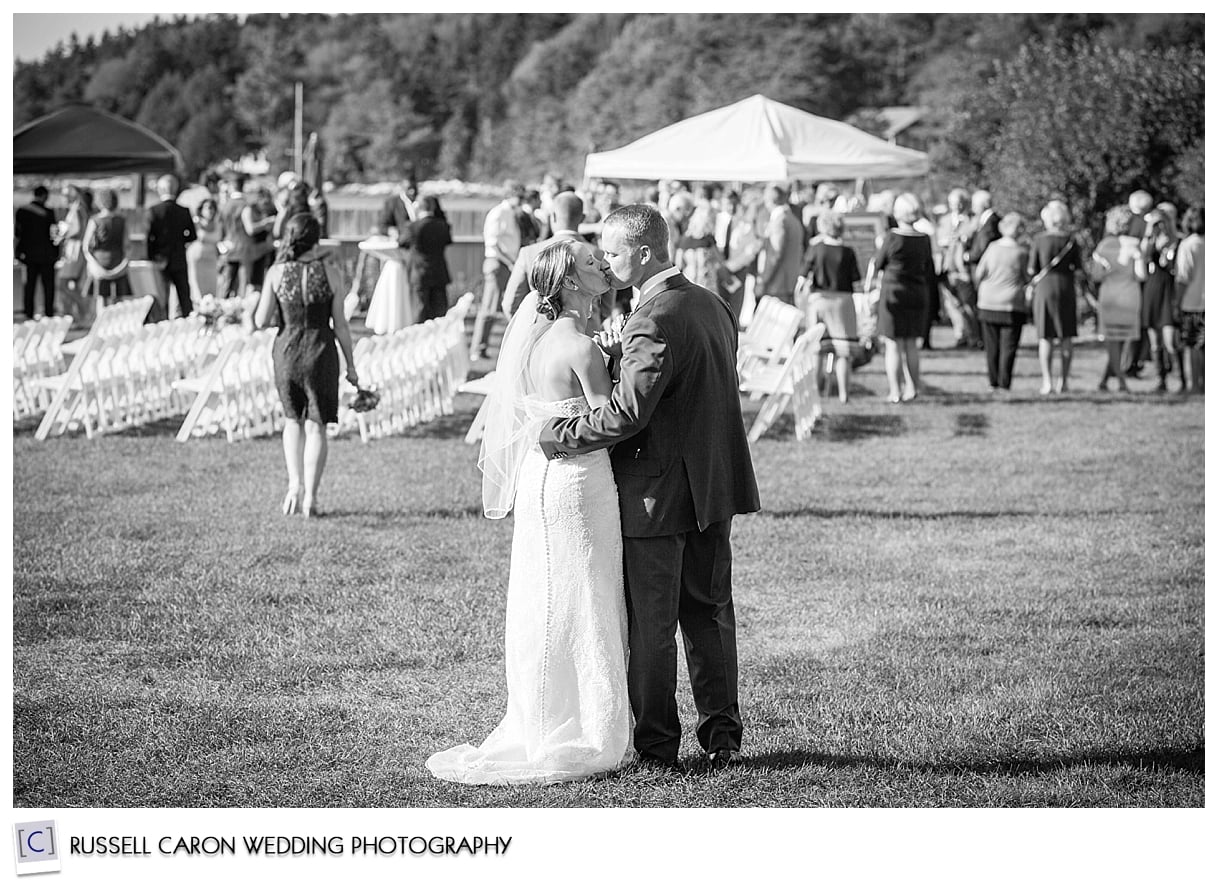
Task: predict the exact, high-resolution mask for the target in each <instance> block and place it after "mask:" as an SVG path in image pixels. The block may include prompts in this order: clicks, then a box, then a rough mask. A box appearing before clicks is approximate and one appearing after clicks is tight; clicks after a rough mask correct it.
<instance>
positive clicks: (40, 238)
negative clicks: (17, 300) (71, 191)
mask: <svg viewBox="0 0 1218 882" xmlns="http://www.w3.org/2000/svg"><path fill="white" fill-rule="evenodd" d="M50 195H51V194H50V192H49V191H48V190H47V188H46V187H43V186H38V187H35V188H34V199H33V201H32V202H31V203H30V204H29V205H23V206H21V208H18V209H17V216H16V218H15V219H14V222H13V234H14V238H15V244H14V246H13V254H14V255H15V256H16V257H17V259H18V260H19V261H21V262H22V263H23V264H25V288H24V294H25V303H24V305H23V307H22V308H23V309H24V310H25V317H26V319H32V318H33V317H34V315H35V312H34V291H35V288H36V286H37V285H38V283H39V282H40V281H41V282H42V308H43V312H44V313H46V315H54V314H55V261H56V260H58V259H59V246H58V245H57V244H56V243H55V213H54V212H53V211H51V209H49V208H47V198H48V197H49V196H50Z"/></svg>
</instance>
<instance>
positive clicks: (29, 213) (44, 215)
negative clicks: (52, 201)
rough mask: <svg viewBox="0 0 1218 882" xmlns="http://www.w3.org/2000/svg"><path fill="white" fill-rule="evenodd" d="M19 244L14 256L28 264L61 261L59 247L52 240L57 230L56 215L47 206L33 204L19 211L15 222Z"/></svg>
mask: <svg viewBox="0 0 1218 882" xmlns="http://www.w3.org/2000/svg"><path fill="white" fill-rule="evenodd" d="M13 226H14V230H13V233H14V235H15V236H16V239H17V242H16V246H15V248H14V252H13V253H14V254H15V255H16V257H17V259H18V260H20V261H21V262H22V263H26V264H47V263H54V262H55V261H56V260H58V259H59V246H58V245H56V244H55V241H54V240H53V239H52V238H51V234H52V231H53V230H54V229H55V213H54V212H53V211H51V209H49V208H47V207H46V206H45V205H40V204H39V203H37V202H31V203H30V204H29V205H23V206H21V207H20V208H18V209H17V216H16V218H15V220H14V222H13Z"/></svg>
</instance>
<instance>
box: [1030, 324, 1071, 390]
mask: <svg viewBox="0 0 1218 882" xmlns="http://www.w3.org/2000/svg"><path fill="white" fill-rule="evenodd" d="M1036 356H1037V358H1038V359H1039V360H1040V394H1041V395H1048V394H1049V393H1050V392H1052V391H1053V341H1052V340H1049V339H1047V338H1045V337H1041V338H1040V341H1039V342H1038V343H1037V344H1036ZM1065 359H1066V356H1065V353H1064V352H1063V353H1062V361H1063V362H1064V361H1065Z"/></svg>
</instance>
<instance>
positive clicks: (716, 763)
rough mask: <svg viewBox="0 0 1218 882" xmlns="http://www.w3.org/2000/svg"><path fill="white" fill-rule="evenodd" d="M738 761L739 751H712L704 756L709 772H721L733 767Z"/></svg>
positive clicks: (725, 749) (724, 749)
mask: <svg viewBox="0 0 1218 882" xmlns="http://www.w3.org/2000/svg"><path fill="white" fill-rule="evenodd" d="M739 761H740V751H738V750H729V749H728V748H726V747H725V748H723V749H722V750H712V751H710V752H709V753H707V754H706V767H707V770H708V771H711V772H721V771H723V770H724V769H726V768H727V767H728V766H730V765H734V764H735V763H738V762H739Z"/></svg>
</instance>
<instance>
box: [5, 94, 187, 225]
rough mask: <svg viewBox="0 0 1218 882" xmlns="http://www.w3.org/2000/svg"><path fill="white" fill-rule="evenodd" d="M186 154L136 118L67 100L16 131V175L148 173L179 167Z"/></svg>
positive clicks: (141, 191) (141, 193) (141, 181)
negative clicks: (136, 120) (134, 121)
mask: <svg viewBox="0 0 1218 882" xmlns="http://www.w3.org/2000/svg"><path fill="white" fill-rule="evenodd" d="M181 169H182V154H180V153H178V151H177V150H176V149H175V148H174V147H173V145H172V144H170V143H169V142H168V141H166V140H165V139H164V138H162V137H161V136H160V135H157V134H155V133H154V132H151V131H149V130H148V129H146V128H144V127H143V126H141V125H139V124H138V123H133V122H131V121H130V120H126V119H123V118H122V117H121V116H116V115H115V114H113V113H108V112H107V111H105V110H98V109H97V108H96V107H90V106H89V105H87V104H69V105H68V106H66V107H62V108H60V109H59V110H56V111H53V112H51V113H48V114H47V115H46V116H44V117H42V118H41V119H36V120H34V121H33V122H31V123H27V124H26V125H24V126H22V127H21V128H19V129H18V130H17V131H16V132H14V133H13V174H14V175H74V174H78V175H107V174H128V173H130V174H135V175H138V182H139V183H138V191H139V192H138V196H137V205H141V206H142V205H143V202H144V175H145V174H161V173H164V172H180V171H181Z"/></svg>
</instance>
